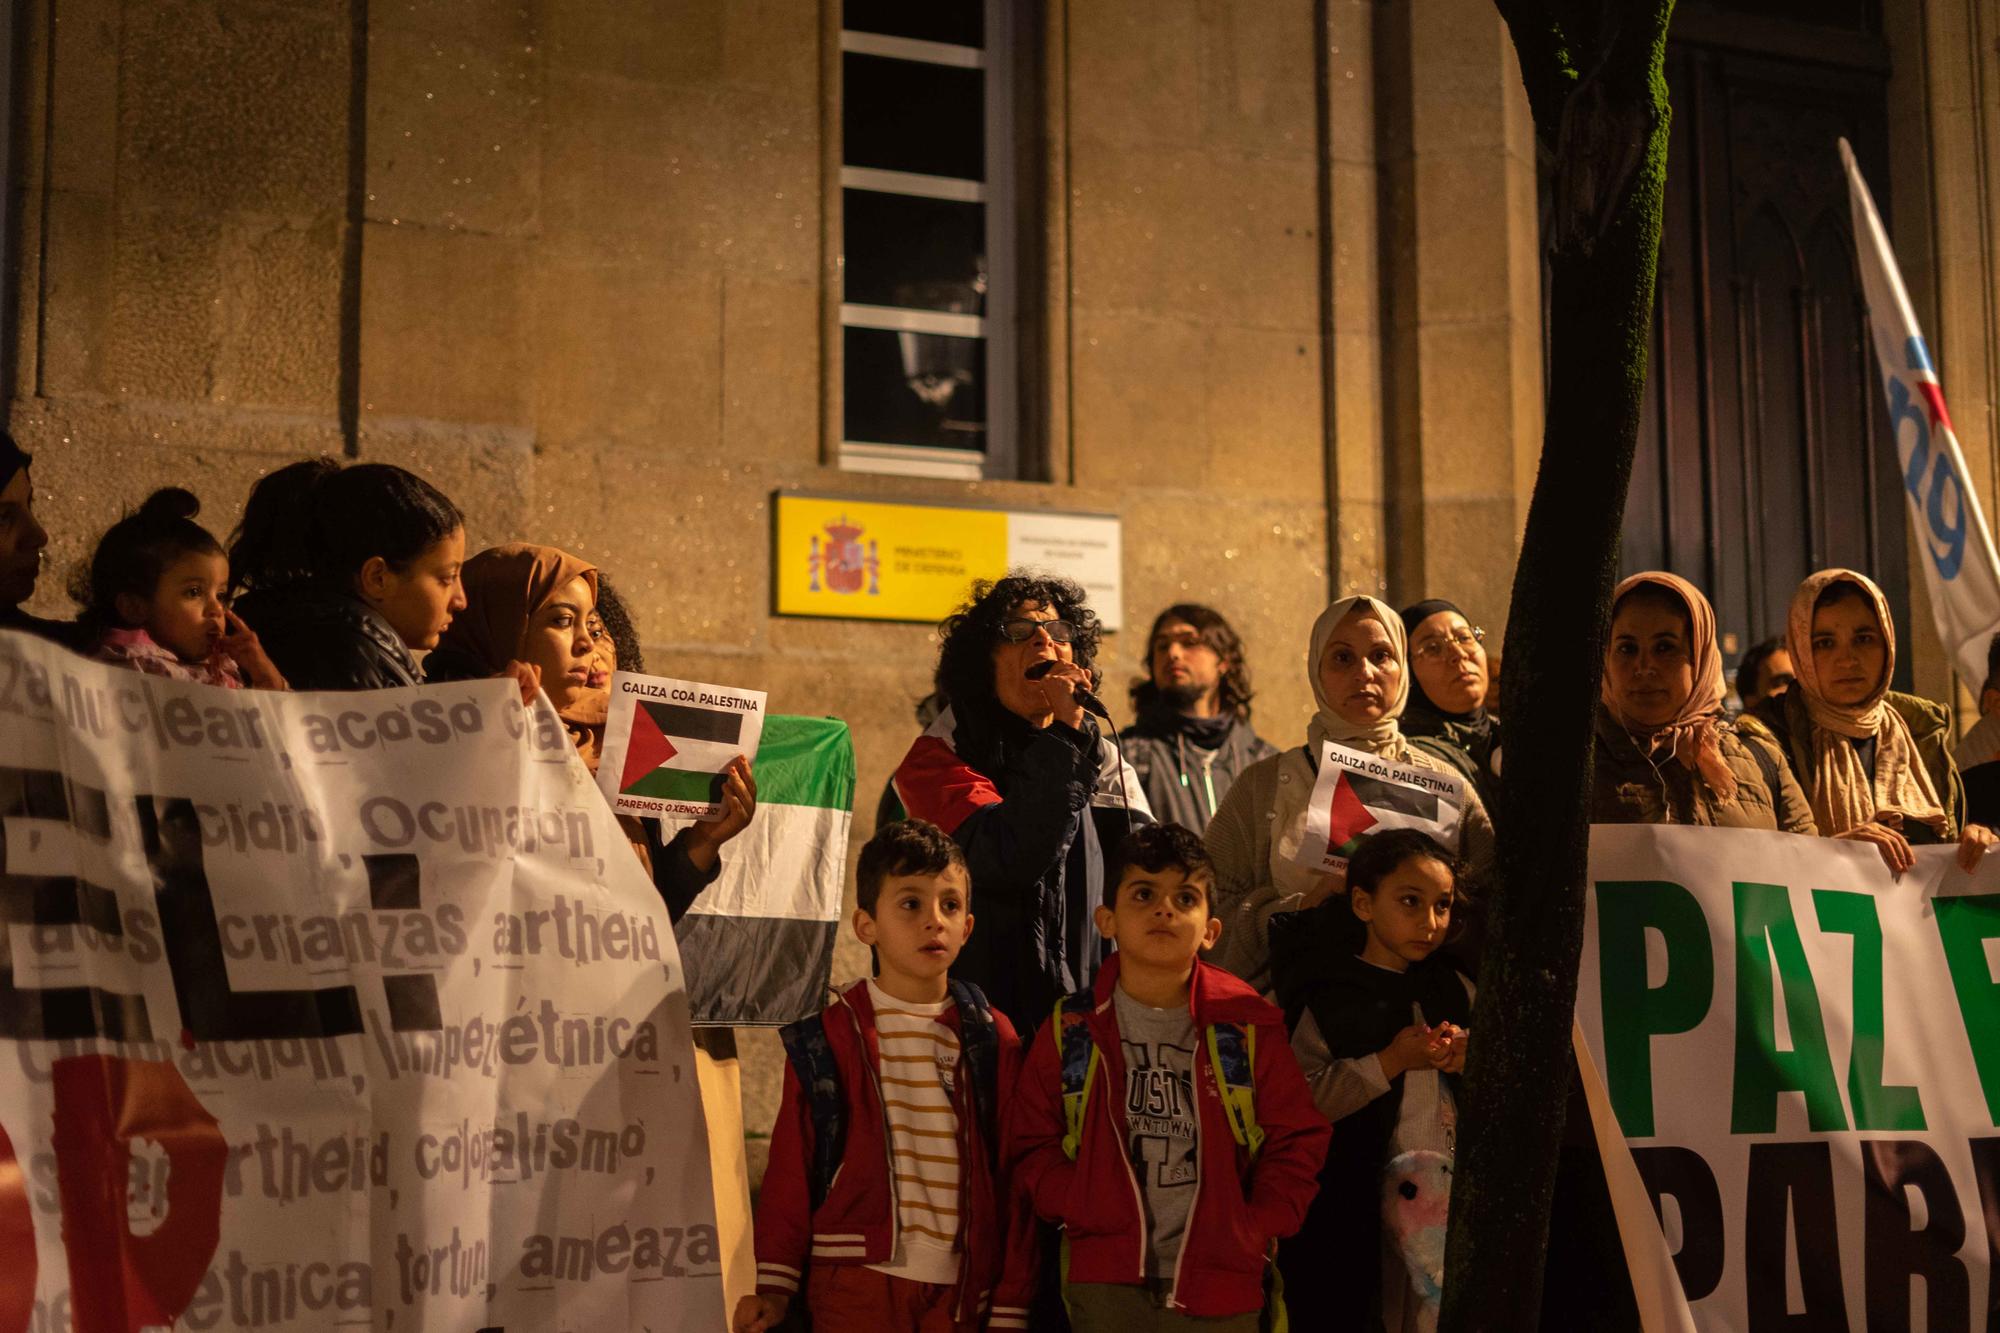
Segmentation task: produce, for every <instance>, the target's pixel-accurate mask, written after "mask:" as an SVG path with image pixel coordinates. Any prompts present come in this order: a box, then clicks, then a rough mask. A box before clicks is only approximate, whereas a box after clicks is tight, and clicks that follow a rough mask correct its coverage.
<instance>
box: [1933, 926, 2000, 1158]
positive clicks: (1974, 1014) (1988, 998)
mask: <svg viewBox="0 0 2000 1333" xmlns="http://www.w3.org/2000/svg"><path fill="white" fill-rule="evenodd" d="M1931 907H1932V909H1933V910H1934V911H1936V913H1937V928H1938V938H1939V939H1940V940H1942V941H1943V942H1944V961H1945V966H1947V967H1948V968H1950V969H1951V988H1952V989H1953V990H1955V991H1957V992H1958V1013H1959V1017H1960V1018H1961V1019H1963V1020H1964V1022H1965V1039H1966V1041H1967V1043H1968V1044H1970V1045H1971V1047H1972V1063H1973V1064H1974V1065H1975V1066H1977V1067H1978V1069H1979V1088H1980V1091H1982V1092H1984V1093H1985V1094H1986V1114H1987V1118H1988V1119H1990V1120H1992V1121H1993V1123H1994V1124H1996V1125H2000V986H1996V985H1994V984H1993V969H1992V968H1991V967H1989V966H1987V963H1986V941H1988V940H1990V939H1992V938H1994V937H1995V936H2000V894H1993V893H1985V894H1979V895H1977V896H1975V897H1969V898H1936V899H1933V900H1932V901H1931Z"/></svg>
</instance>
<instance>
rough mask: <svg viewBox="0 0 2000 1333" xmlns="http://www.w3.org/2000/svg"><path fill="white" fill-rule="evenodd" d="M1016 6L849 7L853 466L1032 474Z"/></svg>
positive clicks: (845, 440) (845, 357) (844, 89)
mask: <svg viewBox="0 0 2000 1333" xmlns="http://www.w3.org/2000/svg"><path fill="white" fill-rule="evenodd" d="M1008 4H1009V0H985V3H982V2H981V0H845V3H844V4H843V6H842V11H841V34H840V52H841V55H840V59H841V172H840V184H841V237H842V242H841V248H842V265H841V271H842V275H843V276H842V283H843V285H842V290H841V305H840V324H841V352H842V360H841V384H842V412H841V444H840V462H841V466H843V467H846V468H850V469H854V470H858V471H871V472H899V473H905V474H911V475H920V476H941V477H959V478H965V479H977V478H980V477H993V476H1001V477H1007V476H1014V475H1017V471H1018V468H1017V464H1016V458H1017V452H1018V450H1017V442H1016V439H1015V430H1014V423H1013V420H1012V411H1011V407H1012V404H1013V403H1014V401H1015V399H1016V396H1017V395H1016V393H1015V388H1014V380H1015V347H1014V338H1013V335H1012V320H1013V312H1014V300H1013V296H1014V293H1013V283H1014V272H1013V267H1014V265H1013V259H1014V244H1013V238H1014V225H1015V224H1014V216H1013V210H1014V191H1013V189H1012V187H1011V178H1012V171H1013V161H1012V158H1013V152H1012V115H1013V100H1014V98H1013V86H1012V74H1011V70H1010V69H1009V68H1008V56H1009V51H1010V49H1011V45H1012V42H1011V37H1010V33H1009V29H1008V27H1007V25H1006V24H1005V23H1003V22H1002V21H1001V20H1002V19H1003V18H1004V14H1002V13H1001V12H1000V11H1004V10H1005V9H1006V8H1007V7H1008Z"/></svg>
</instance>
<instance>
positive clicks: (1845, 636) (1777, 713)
mask: <svg viewBox="0 0 2000 1333" xmlns="http://www.w3.org/2000/svg"><path fill="white" fill-rule="evenodd" d="M1785 642H1786V647H1787V648H1788V649H1789V650H1790V651H1791V655H1792V668H1793V670H1794V671H1795V672H1796V673H1797V675H1798V680H1797V683H1796V684H1795V685H1794V686H1793V687H1792V688H1791V689H1790V690H1788V691H1787V692H1786V693H1784V694H1783V695H1780V696H1779V697H1778V698H1776V699H1769V700H1766V701H1765V702H1764V703H1763V704H1761V705H1759V707H1758V710H1757V714H1756V716H1757V718H1758V719H1759V720H1760V721H1761V722H1763V723H1764V724H1765V725H1766V726H1768V727H1770V728H1771V730H1772V732H1773V733H1774V734H1775V735H1776V737H1777V739H1778V741H1779V743H1780V745H1781V746H1782V747H1783V749H1784V753H1785V757H1786V758H1787V759H1788V760H1789V761H1790V763H1791V766H1792V771H1793V773H1795V774H1796V775H1797V776H1798V780H1799V786H1800V787H1802V788H1804V789H1805V792H1806V794H1807V796H1808V798H1809V799H1810V800H1811V802H1812V810H1813V819H1814V822H1815V823H1817V824H1818V826H1819V831H1820V834H1821V835H1822V836H1824V837H1832V838H1854V839H1858V840H1861V841H1866V842H1872V843H1874V844H1875V846H1876V848H1877V850H1879V851H1880V852H1881V853H1882V859H1883V861H1884V862H1886V863H1887V864H1888V866H1889V869H1891V870H1893V871H1895V872H1896V873H1898V874H1901V873H1902V872H1903V871H1905V870H1907V869H1909V868H1910V866H1911V865H1912V864H1913V863H1914V862H1913V858H1912V856H1911V853H1910V849H1911V847H1913V846H1924V845H1927V844H1937V843H1952V842H1956V843H1957V844H1958V863H1959V865H1960V866H1961V867H1963V868H1964V869H1965V870H1967V871H1970V870H1971V869H1973V867H1975V866H1977V865H1978V864H1979V858H1980V857H1981V856H1982V855H1984V854H1985V851H1986V849H1987V848H1989V847H1991V846H1992V845H1993V844H1994V842H1995V841H1996V839H1995V837H1994V834H1993V831H1992V830H1991V829H1988V828H1986V827H1984V826H1983V825H1978V824H1973V825H1966V824H1965V823H1964V813H1965V788H1964V785H1963V784H1962V783H1961V782H1960V781H1959V776H1958V766H1957V765H1956V764H1954V763H1953V762H1952V758H1951V752H1950V749H1949V739H1950V736H1951V717H1950V714H1949V713H1948V712H1947V711H1946V709H1945V708H1944V706H1943V705H1941V704H1935V703H1932V702H1931V701H1930V700H1928V699H1920V698H1918V697H1917V696H1915V695H1913V694H1902V693H1899V692H1897V691H1895V690H1891V689H1890V688H1889V680H1890V677H1891V676H1893V675H1894V673H1895V670H1896V622H1895V620H1894V618H1892V617H1891V616H1890V614H1889V602H1888V599H1887V598H1885V597H1883V595H1882V590H1881V589H1880V588H1878V587H1876V586H1875V584H1874V581H1873V580H1871V579H1869V578H1868V576H1867V575H1865V574H1857V573H1855V572H1854V571H1853V570H1851V569H1823V570H1821V571H1819V572H1818V573H1817V574H1814V575H1812V576H1811V577H1810V578H1808V579H1806V581H1805V582H1803V583H1801V584H1800V585H1799V588H1798V591H1797V592H1796V593H1794V594H1793V595H1792V606H1791V614H1790V616H1789V618H1788V620H1787V622H1786V628H1785Z"/></svg>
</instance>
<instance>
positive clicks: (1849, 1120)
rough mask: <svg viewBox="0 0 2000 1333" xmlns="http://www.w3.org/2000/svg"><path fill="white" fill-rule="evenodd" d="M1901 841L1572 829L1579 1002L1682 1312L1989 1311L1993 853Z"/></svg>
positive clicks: (1999, 1144) (1995, 1195)
mask: <svg viewBox="0 0 2000 1333" xmlns="http://www.w3.org/2000/svg"><path fill="white" fill-rule="evenodd" d="M1917 858H1918V859H1917V865H1916V868H1915V869H1914V870H1912V871H1910V872H1909V873H1907V874H1905V875H1903V876H1902V877H1901V879H1896V878H1893V877H1892V876H1891V875H1890V874H1889V872H1888V871H1887V870H1886V869H1885V868H1884V867H1883V865H1882V860H1881V857H1880V856H1879V855H1877V854H1876V852H1875V851H1874V849H1873V848H1871V847H1869V846H1867V845H1866V844H1861V843H1851V842H1836V841H1832V840H1829V839H1821V838H1804V837H1798V836H1795V835H1791V834H1784V833H1758V832H1750V831H1745V830H1734V829H1712V828H1702V829H1693V828H1671V827H1656V826H1650V825H1631V826H1615V827H1607V826H1599V827H1597V828H1594V829H1592V830H1591V848H1590V891H1589V900H1588V913H1587V918H1586V925H1585V932H1584V947H1583V963H1582V971H1581V975H1580V978H1579V983H1578V988H1577V1017H1578V1021H1579V1025H1580V1027H1581V1029H1582V1032H1583V1034H1584V1039H1585V1041H1586V1043H1587V1045H1588V1047H1589V1049H1590V1052H1591V1055H1592V1056H1593V1057H1594V1061H1595V1064H1596V1066H1597V1068H1598V1069H1599V1070H1601V1071H1602V1074H1603V1081H1604V1087H1605V1090H1606V1092H1607V1093H1608V1097H1607V1099H1606V1100H1607V1101H1608V1105H1609V1113H1610V1114H1612V1115H1615V1117H1616V1122H1617V1125H1618V1126H1619V1127H1620V1128H1621V1129H1622V1130H1623V1132H1624V1134H1625V1137H1626V1140H1627V1142H1629V1144H1630V1145H1631V1149H1632V1157H1633V1159H1634V1162H1635V1163H1636V1165H1637V1168H1638V1170H1637V1176H1638V1179H1639V1180H1640V1181H1642V1182H1643V1186H1641V1187H1640V1188H1639V1191H1638V1192H1639V1196H1640V1197H1639V1200H1638V1204H1637V1206H1636V1207H1635V1208H1632V1209H1630V1210H1627V1209H1621V1218H1625V1217H1629V1216H1630V1215H1631V1214H1632V1213H1637V1214H1638V1215H1639V1217H1640V1218H1641V1219H1642V1220H1644V1219H1646V1218H1647V1209H1646V1204H1647V1202H1648V1199H1649V1198H1650V1201H1651V1202H1652V1204H1653V1207H1654V1209H1655V1210H1657V1212H1658V1213H1659V1215H1660V1216H1661V1218H1662V1219H1663V1227H1664V1230H1665V1233H1666V1241H1667V1245H1668V1248H1669V1249H1671V1250H1672V1251H1673V1253H1674V1261H1673V1262H1674V1267H1675V1268H1676V1269H1677V1270H1678V1273H1679V1277H1680V1282H1681V1286H1682V1288H1683V1289H1684V1291H1685V1293H1686V1297H1687V1300H1688V1303H1689V1306H1690V1308H1691V1310H1692V1312H1693V1321H1694V1327H1696V1328H1699V1329H1704V1330H1731V1331H1732V1333H1749V1330H1757V1329H1767V1328H1778V1327H1781V1326H1782V1327H1787V1328H1791V1327H1797V1328H1813V1329H1829V1328H1831V1329H1852V1330H1856V1333H1859V1330H1862V1329H1877V1328H1919V1327H1921V1328H1925V1329H1928V1330H1929V1331H1930V1333H1942V1331H1945V1330H1951V1331H1953V1333H1957V1331H1959V1330H1971V1329H1974V1328H1981V1329H1983V1328H1986V1327H1988V1326H1989V1324H1988V1315H1987V1308H1988V1300H1989V1292H1990V1282H1991V1274H1992V1269H1993V1262H1992V1259H1993V1246H1994V1244H1995V1243H1996V1240H2000V1236H1996V1234H1995V1233H1994V1232H1993V1231H1991V1230H1990V1228H1989V1223H1988V1220H1987V1219H1989V1218H1991V1219H1995V1222H1996V1224H2000V1134H1996V1132H1995V1125H1996V1123H2000V984H1996V982H1995V966H1994V964H1995V962H1996V961H2000V857H1989V858H1988V860H1987V863H1986V864H1985V865H1984V866H1982V867H1981V869H1980V870H1979V872H1978V873H1977V874H1976V875H1974V876H1967V875H1966V874H1964V873H1963V872H1962V871H1960V870H1958V869H1957V868H1956V866H1955V865H1954V864H1953V861H1952V851H1951V849H1949V848H1925V849H1921V850H1919V851H1918V853H1917ZM1613 1184H1614V1190H1615V1189H1616V1186H1617V1181H1616V1179H1615V1178H1614V1181H1613ZM1632 1239H1633V1238H1632V1237H1630V1236H1628V1249H1629V1248H1630V1245H1629V1242H1630V1241H1631V1240H1632ZM1549 1278H1550V1280H1551V1281H1560V1280H1562V1279H1561V1275H1559V1274H1554V1273H1551V1274H1550V1275H1549Z"/></svg>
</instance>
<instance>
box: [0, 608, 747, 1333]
mask: <svg viewBox="0 0 2000 1333" xmlns="http://www.w3.org/2000/svg"><path fill="white" fill-rule="evenodd" d="M0 922H4V925H5V929H4V932H0V1329H7V1330H12V1329H20V1328H23V1327H29V1326H31V1327H33V1328H36V1329H45V1328H46V1329H63V1328H71V1327H74V1328H76V1329H79V1330H90V1331H92V1333H99V1331H102V1330H118V1333H138V1331H139V1330H141V1329H144V1328H149V1327H155V1326H166V1325H171V1326H172V1327H173V1328H175V1329H235V1328H259V1329H315V1330H318V1329H334V1328H343V1327H356V1328H371V1329H377V1330H390V1329H394V1330H398V1331H399V1333H405V1331H406V1333H418V1331H419V1330H422V1331H424V1333H430V1331H431V1330H464V1331H465V1333H472V1331H473V1330H484V1329H505V1330H509V1333H515V1331H526V1330H537V1331H539V1330H584V1329H590V1330H604V1329H614V1328H616V1329H625V1328H633V1329H637V1328H651V1329H655V1330H666V1329H697V1328H698V1329H703V1330H707V1329H713V1328H717V1327H720V1326H721V1321H722V1318H723V1312H722V1293H721V1283H720V1279H719V1276H718V1273H719V1262H720V1256H719V1254H718V1253H717V1241H716V1234H715V1225H714V1209H713V1203H712V1193H711V1190H710V1184H709V1166H708V1153H707V1147H706V1135H705V1132H704V1129H703V1123H702V1117H701V1111H700V1103H699V1100H698V1097H697V1094H696V1089H695V1080H694V1067H693V1055H692V1050H691V1047H690V1045H689V1040H688V1025H687V1001H686V996H685V994H684V992H683V989H682V984H681V983H682V975H681V965H680V956H679V953H678V951H677V950H676V948H675V944H674V936H673V932H672V930H671V929H670V927H669V926H668V923H667V919H666V913H665V911H664V909H663V906H662V904H661V903H660V900H659V897H658V895H657V894H656V893H655V892H654V890H653V888H652V886H651V885H650V884H649V883H648V881H647V878H646V875H645V873H644V871H643V870H642V869H641V867H640V865H639V863H638V860H637V858H635V857H634V856H633V854H632V850H631V846H630V844H629V843H628V842H627V841H626V839H625V837H624V836H623V834H622V833H621V832H620V831H619V828H618V825H617V822H616V820H615V819H614V818H613V816H612V813H611V810H610V808H609V807H608V806H607V805H606V804H605V802H604V799H603V797H602V796H601V795H599V793H598V791H597V789H596V787H595V785H594V784H593V783H592V781H591V779H590V775H589V774H588V773H587V772H586V771H585V770H584V768H583V766H582V765H581V764H580V763H579V762H578V761H577V759H576V756H575V754H574V753H573V751H572V749H571V746H570V742H569V740H568V738H567V737H566V736H565V734H564V732H563V728H562V725H561V723H560V721H559V719H557V717H556V716H555V714H554V712H553V711H552V710H551V709H550V707H549V705H548V702H547V700H546V699H544V700H542V701H540V702H539V703H538V705H537V706H536V708H535V709H533V710H524V709H523V708H522V707H521V706H520V703H519V701H518V698H517V696H515V694H514V689H513V686H512V684H511V683H507V682H495V681H480V682H470V683H466V684H462V685H454V686H437V687H432V688H427V689H407V690H384V691H378V692H372V693H357V694H317V695H315V694H273V693H263V692H253V691H230V690H220V689H211V688H208V687H205V686H197V685H184V684H180V683H177V682H172V681H167V680H162V679H158V678H155V677H151V676H146V675H141V674H138V673H136V672H131V671H124V670H119V669H116V668H113V667H108V666H100V665H97V664H94V663H89V662H85V661H83V660H82V659H79V658H77V657H74V656H71V655H69V654H67V653H64V652H62V651H60V650H58V649H55V648H53V647H50V646H48V645H45V644H42V643H39V642H37V641H35V640H31V639H28V638H25V637H23V636H21V635H18V634H4V635H0ZM17 1164H18V1166H19V1167H20V1168H21V1170H20V1171H18V1172H17V1171H15V1170H14V1169H13V1168H14V1167H15V1166H16V1165H17ZM24 1321H32V1322H31V1323H30V1322H24Z"/></svg>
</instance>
